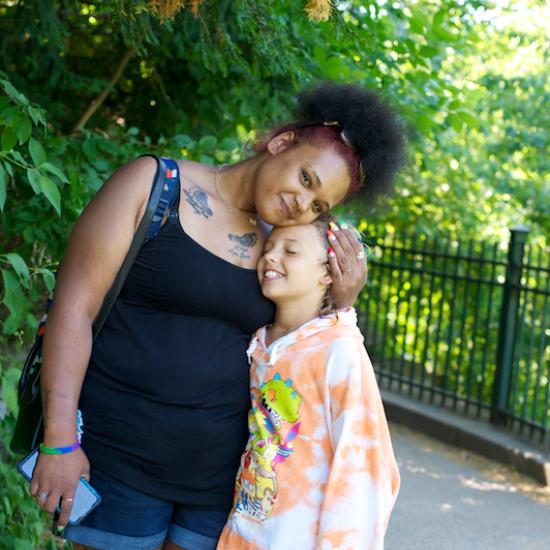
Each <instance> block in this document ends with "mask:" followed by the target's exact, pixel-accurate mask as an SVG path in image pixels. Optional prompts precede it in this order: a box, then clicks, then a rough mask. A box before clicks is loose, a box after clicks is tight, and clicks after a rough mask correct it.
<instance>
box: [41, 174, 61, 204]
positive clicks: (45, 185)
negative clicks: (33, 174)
mask: <svg viewBox="0 0 550 550" xmlns="http://www.w3.org/2000/svg"><path fill="white" fill-rule="evenodd" d="M39 182H40V190H41V191H42V193H43V194H44V196H45V197H46V198H47V199H48V201H49V202H50V203H51V204H52V205H53V207H54V208H55V210H56V211H57V213H58V214H61V195H60V193H59V188H58V187H57V185H56V184H55V183H54V182H53V181H52V180H51V179H50V178H49V177H48V176H46V175H44V174H40V178H39Z"/></svg>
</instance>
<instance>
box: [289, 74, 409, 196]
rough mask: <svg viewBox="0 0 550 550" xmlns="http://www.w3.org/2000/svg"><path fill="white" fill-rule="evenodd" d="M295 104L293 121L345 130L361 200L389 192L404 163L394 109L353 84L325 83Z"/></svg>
mask: <svg viewBox="0 0 550 550" xmlns="http://www.w3.org/2000/svg"><path fill="white" fill-rule="evenodd" d="M298 105H299V107H298V109H297V111H296V113H295V115H296V119H297V120H299V121H303V122H308V121H311V122H315V121H319V122H320V123H321V124H322V123H323V122H328V121H336V122H338V124H339V126H340V128H341V129H343V130H344V131H345V134H346V136H347V138H348V139H349V141H350V142H351V143H352V145H353V148H354V149H355V151H356V152H357V154H358V155H359V157H360V159H361V162H362V165H363V168H364V171H365V182H362V185H361V188H360V189H359V194H360V195H361V196H362V197H364V198H366V199H369V200H374V199H375V198H376V197H377V196H379V195H381V194H384V193H386V192H388V191H390V189H391V187H392V181H393V178H394V176H395V174H396V173H397V172H398V170H399V169H400V168H401V167H402V165H403V162H404V156H405V138H404V129H403V127H402V125H401V124H400V122H399V120H398V117H397V114H396V113H395V112H394V110H393V109H391V108H390V107H389V106H387V105H386V104H385V103H384V102H383V101H382V100H381V99H380V97H379V96H378V95H377V94H376V93H375V92H373V91H370V90H366V89H364V88H362V87H360V86H356V85H350V84H335V83H326V84H321V85H319V86H316V87H315V88H312V89H309V90H306V91H304V92H302V93H301V94H300V95H299V96H298ZM290 126H292V125H290ZM352 179H355V178H352ZM352 187H353V186H352Z"/></svg>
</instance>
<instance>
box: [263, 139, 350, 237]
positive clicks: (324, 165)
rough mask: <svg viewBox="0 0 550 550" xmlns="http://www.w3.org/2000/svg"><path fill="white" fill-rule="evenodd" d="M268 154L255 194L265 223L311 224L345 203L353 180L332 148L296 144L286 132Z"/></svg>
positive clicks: (271, 146)
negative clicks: (320, 216)
mask: <svg viewBox="0 0 550 550" xmlns="http://www.w3.org/2000/svg"><path fill="white" fill-rule="evenodd" d="M287 135H290V136H291V139H285V136H287ZM279 138H280V139H279ZM268 152H269V156H268V157H267V158H266V160H265V161H264V162H263V163H262V164H261V165H260V167H259V168H258V171H257V173H256V186H255V191H254V200H255V206H256V211H257V212H258V215H259V216H260V218H261V219H262V220H264V221H265V222H267V223H269V224H271V225H277V226H280V227H288V226H291V225H304V224H308V223H311V222H312V221H313V220H315V219H316V218H317V217H318V216H319V215H320V214H323V213H325V212H327V211H328V210H330V209H331V208H332V207H333V206H335V205H337V204H338V203H340V202H342V201H343V199H344V197H345V196H346V193H347V190H348V187H349V185H350V183H351V179H350V176H349V171H348V167H347V164H346V162H345V160H344V159H343V158H342V157H341V156H340V155H338V153H336V152H335V151H333V150H332V148H331V147H330V146H328V145H316V144H310V143H300V144H298V145H294V144H293V142H292V132H285V133H284V134H280V135H279V136H276V137H275V138H273V140H271V141H270V143H269V144H268Z"/></svg>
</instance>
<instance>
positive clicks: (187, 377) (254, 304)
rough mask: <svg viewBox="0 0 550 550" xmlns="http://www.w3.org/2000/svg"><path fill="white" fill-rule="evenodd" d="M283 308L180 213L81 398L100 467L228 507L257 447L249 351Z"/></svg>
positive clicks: (97, 358) (104, 341)
mask: <svg viewBox="0 0 550 550" xmlns="http://www.w3.org/2000/svg"><path fill="white" fill-rule="evenodd" d="M274 311H275V309H274V306H273V304H272V303H271V302H270V301H268V300H266V299H265V298H264V297H263V296H262V295H261V293H260V287H259V284H258V280H257V278H256V272H255V270H251V269H244V268H240V267H238V266H235V265H233V264H231V263H230V262H227V261H225V260H223V259H222V258H219V257H218V256H216V255H214V254H212V253H211V252H209V251H208V250H206V249H205V248H203V247H202V246H200V245H199V244H198V243H197V242H195V241H194V240H193V239H191V237H189V236H188V235H187V234H186V233H185V232H184V231H183V229H182V227H181V225H180V223H179V220H178V218H177V216H176V217H174V218H172V219H171V220H170V221H169V222H168V223H166V224H165V225H164V227H162V229H161V230H160V232H159V234H158V235H157V236H156V237H155V238H154V239H152V240H151V241H149V242H147V243H145V245H144V246H143V247H142V249H141V251H140V253H139V255H138V257H137V259H136V262H135V264H134V266H133V267H132V270H131V271H130V274H129V276H128V279H127V281H126V284H125V285H124V288H123V290H122V292H121V294H120V296H119V298H118V300H117V302H116V303H115V306H114V307H113V309H112V311H111V313H110V315H109V318H108V320H107V321H106V323H105V325H104V327H103V329H102V331H101V333H100V335H99V337H98V338H97V340H96V341H95V343H94V346H93V350H92V357H91V360H90V364H89V367H88V371H87V373H86V378H85V380H84V385H83V388H82V394H81V399H80V408H81V410H82V413H83V417H84V436H83V440H82V444H83V448H84V451H85V452H86V454H87V455H88V458H89V460H90V463H91V465H92V471H93V469H94V468H95V469H96V470H97V471H98V472H100V473H101V472H104V473H106V474H109V475H111V476H114V477H115V478H117V479H119V480H120V481H121V482H123V483H125V484H127V485H129V486H131V487H134V488H135V489H138V490H140V491H142V492H144V493H147V494H150V495H152V496H156V497H158V498H162V499H166V500H169V501H173V502H176V503H180V504H184V505H188V506H193V507H197V508H201V509H210V510H220V511H222V510H223V511H228V510H229V508H230V507H231V503H232V496H233V485H234V481H235V475H236V472H237V468H238V466H239V459H240V456H241V453H242V451H243V449H244V446H245V443H246V440H247V413H248V409H249V405H250V402H249V387H248V384H249V377H248V363H247V358H246V348H247V345H248V341H249V338H250V335H251V334H252V332H254V331H255V330H256V329H257V328H258V327H260V326H262V325H264V324H267V323H269V322H271V321H272V319H273V316H274ZM92 484H93V479H92Z"/></svg>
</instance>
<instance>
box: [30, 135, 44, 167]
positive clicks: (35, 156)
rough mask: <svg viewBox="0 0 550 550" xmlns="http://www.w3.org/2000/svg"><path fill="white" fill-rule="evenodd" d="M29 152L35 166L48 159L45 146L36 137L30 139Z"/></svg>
mask: <svg viewBox="0 0 550 550" xmlns="http://www.w3.org/2000/svg"><path fill="white" fill-rule="evenodd" d="M29 153H30V155H31V158H32V161H33V162H34V165H35V166H40V165H41V164H43V163H44V162H46V160H47V157H46V151H44V147H42V145H41V144H40V143H39V142H38V141H36V140H35V139H34V138H31V139H30V141H29Z"/></svg>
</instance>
